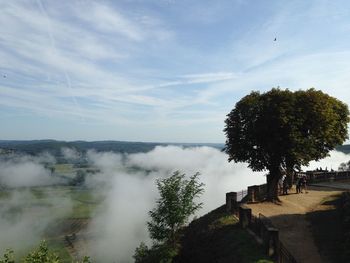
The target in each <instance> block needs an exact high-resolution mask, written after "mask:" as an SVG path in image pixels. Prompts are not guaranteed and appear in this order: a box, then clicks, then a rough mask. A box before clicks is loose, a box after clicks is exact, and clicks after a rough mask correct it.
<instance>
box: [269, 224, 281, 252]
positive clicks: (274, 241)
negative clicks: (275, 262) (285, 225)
mask: <svg viewBox="0 0 350 263" xmlns="http://www.w3.org/2000/svg"><path fill="white" fill-rule="evenodd" d="M266 246H267V255H268V256H269V257H271V258H277V256H278V246H279V238H278V229H277V228H274V227H268V228H267V240H266Z"/></svg>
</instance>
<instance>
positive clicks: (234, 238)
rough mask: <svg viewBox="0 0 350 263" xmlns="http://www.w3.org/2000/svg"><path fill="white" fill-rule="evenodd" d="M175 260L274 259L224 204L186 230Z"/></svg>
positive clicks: (261, 260) (187, 261)
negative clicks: (239, 224) (266, 254)
mask: <svg viewBox="0 0 350 263" xmlns="http://www.w3.org/2000/svg"><path fill="white" fill-rule="evenodd" d="M181 246H182V248H181V252H180V255H179V256H178V258H177V260H176V262H186V263H191V262H201V263H205V262H208V263H209V262H211V263H212V262H220V263H224V262H239V263H245V262H247V263H248V262H272V261H268V260H267V258H266V257H265V256H264V253H263V249H262V247H261V246H259V245H258V244H257V243H256V242H255V240H254V239H253V238H252V237H251V236H250V235H249V234H248V233H247V232H246V231H245V230H242V229H240V227H239V226H238V222H237V220H236V219H235V218H234V217H233V216H232V215H229V214H227V213H226V212H225V206H221V207H219V208H217V209H215V210H213V211H212V212H210V213H208V214H206V215H204V216H203V217H201V218H199V219H196V220H194V221H193V222H191V224H190V225H189V226H188V227H187V228H186V229H185V233H184V236H183V238H182V241H181Z"/></svg>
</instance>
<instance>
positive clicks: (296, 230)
mask: <svg viewBox="0 0 350 263" xmlns="http://www.w3.org/2000/svg"><path fill="white" fill-rule="evenodd" d="M294 193H295V192H294V191H292V194H289V195H286V196H280V199H281V201H282V202H281V204H273V203H267V202H266V203H258V204H249V205H248V206H249V207H250V208H251V209H252V212H253V214H255V215H258V214H259V213H261V214H263V215H265V216H267V217H269V218H270V219H271V220H272V223H273V224H274V225H275V226H276V227H277V228H278V229H279V231H280V232H279V236H280V239H281V240H282V242H283V244H284V245H285V246H286V247H287V249H288V250H289V251H290V252H291V253H292V255H293V256H294V257H295V259H296V260H297V261H298V262H300V263H304V262H305V263H306V262H307V263H320V262H326V261H325V260H324V259H321V257H320V254H319V252H318V249H317V247H316V246H315V243H314V240H313V237H312V233H311V230H310V225H309V222H308V221H307V219H306V213H308V212H312V211H318V210H325V209H330V207H329V206H327V205H320V204H321V203H322V201H323V200H325V199H327V198H330V197H331V196H334V195H337V194H339V193H340V191H337V190H331V189H327V188H325V187H312V188H310V189H309V190H308V191H307V193H303V194H294Z"/></svg>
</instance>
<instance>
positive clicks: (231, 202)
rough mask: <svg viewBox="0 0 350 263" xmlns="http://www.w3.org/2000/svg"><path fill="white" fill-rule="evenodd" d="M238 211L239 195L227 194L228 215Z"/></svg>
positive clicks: (234, 193)
mask: <svg viewBox="0 0 350 263" xmlns="http://www.w3.org/2000/svg"><path fill="white" fill-rule="evenodd" d="M236 209H237V193H236V192H229V193H226V211H227V212H228V213H231V212H234V211H235V210H236Z"/></svg>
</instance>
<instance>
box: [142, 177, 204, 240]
mask: <svg viewBox="0 0 350 263" xmlns="http://www.w3.org/2000/svg"><path fill="white" fill-rule="evenodd" d="M198 176H199V173H196V174H194V175H193V176H191V177H190V179H189V180H186V179H185V174H181V173H180V172H179V171H176V172H174V173H173V175H172V176H170V177H169V178H165V179H159V180H157V188H158V191H159V194H160V198H159V199H158V200H157V206H156V208H154V209H153V210H152V211H150V212H149V215H150V216H151V221H150V222H148V223H147V224H148V230H149V233H150V236H151V238H152V239H153V240H154V241H156V242H158V243H164V242H167V243H170V244H175V243H176V239H177V233H178V231H179V229H180V228H181V227H182V226H184V224H186V223H187V221H188V219H189V217H190V216H191V215H193V214H194V213H195V211H197V210H198V209H200V208H201V207H202V203H195V201H194V199H195V198H196V197H198V196H200V195H201V194H202V193H203V191H204V189H203V186H204V184H203V183H199V182H198Z"/></svg>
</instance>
